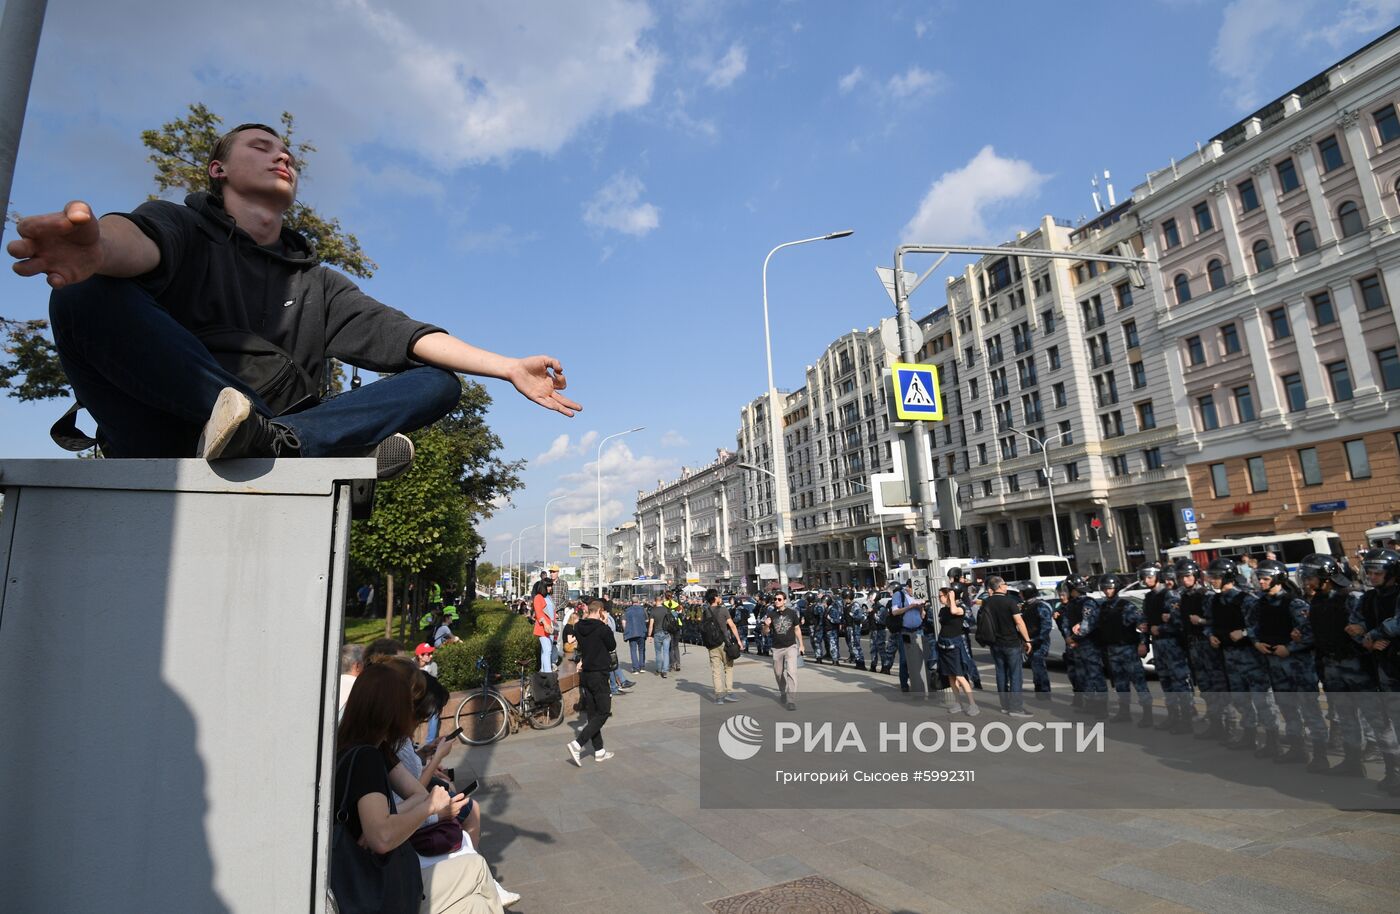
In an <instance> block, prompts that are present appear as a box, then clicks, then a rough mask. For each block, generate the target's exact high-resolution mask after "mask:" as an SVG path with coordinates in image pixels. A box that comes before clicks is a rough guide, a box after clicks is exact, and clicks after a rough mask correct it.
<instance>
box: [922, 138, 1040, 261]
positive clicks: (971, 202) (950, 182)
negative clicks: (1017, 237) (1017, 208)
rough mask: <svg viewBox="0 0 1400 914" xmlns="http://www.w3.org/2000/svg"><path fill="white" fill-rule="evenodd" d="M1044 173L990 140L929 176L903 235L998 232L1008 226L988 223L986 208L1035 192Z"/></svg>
mask: <svg viewBox="0 0 1400 914" xmlns="http://www.w3.org/2000/svg"><path fill="white" fill-rule="evenodd" d="M1046 178H1047V176H1046V175H1043V174H1040V173H1039V172H1037V171H1036V170H1035V168H1034V167H1033V166H1032V165H1031V163H1029V162H1026V161H1023V160H1021V159H1004V158H1002V157H1001V156H999V155H997V154H996V150H994V149H993V148H992V147H991V146H983V147H982V150H981V151H980V152H978V153H977V155H975V156H973V157H972V160H971V161H969V162H968V163H967V164H966V165H964V166H963V167H962V168H959V169H956V170H954V171H949V172H944V173H943V174H942V175H940V176H939V177H938V178H937V179H936V180H935V181H934V182H933V185H932V186H931V187H929V189H928V193H926V194H925V195H924V199H923V200H922V202H920V203H919V210H918V212H917V213H915V214H914V217H913V218H912V219H910V220H909V222H908V224H906V225H905V226H904V229H903V232H902V235H903V237H904V239H905V240H906V241H908V242H910V243H918V242H926V243H937V242H949V241H956V240H961V239H967V240H968V241H970V242H976V241H987V240H992V239H994V238H1001V237H1003V236H1004V235H1006V234H1008V232H1007V231H1004V230H1002V229H1000V228H989V227H988V225H987V216H988V215H989V213H990V211H992V210H994V209H996V208H997V207H998V206H1001V205H1004V204H1006V203H1009V202H1013V201H1017V200H1025V199H1030V198H1032V197H1034V196H1035V195H1036V194H1037V193H1038V192H1039V190H1040V187H1041V185H1042V184H1044V183H1045V181H1046Z"/></svg>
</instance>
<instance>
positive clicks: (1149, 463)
mask: <svg viewBox="0 0 1400 914" xmlns="http://www.w3.org/2000/svg"><path fill="white" fill-rule="evenodd" d="M1142 467H1143V469H1145V470H1160V469H1161V468H1162V449H1161V448H1159V447H1150V448H1148V449H1147V450H1145V451H1143V452H1142Z"/></svg>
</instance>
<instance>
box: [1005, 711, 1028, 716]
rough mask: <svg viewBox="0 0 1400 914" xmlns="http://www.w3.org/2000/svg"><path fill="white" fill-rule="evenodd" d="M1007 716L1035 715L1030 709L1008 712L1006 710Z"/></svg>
mask: <svg viewBox="0 0 1400 914" xmlns="http://www.w3.org/2000/svg"><path fill="white" fill-rule="evenodd" d="M1006 716H1007V717H1035V715H1034V714H1032V713H1031V712H1029V711H1007V712H1006Z"/></svg>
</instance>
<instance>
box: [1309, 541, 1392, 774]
mask: <svg viewBox="0 0 1400 914" xmlns="http://www.w3.org/2000/svg"><path fill="white" fill-rule="evenodd" d="M1298 579H1299V580H1300V581H1302V583H1303V590H1304V593H1306V594H1307V595H1308V596H1309V598H1310V599H1309V603H1308V607H1309V608H1308V617H1309V621H1310V622H1311V623H1312V635H1313V637H1314V638H1315V639H1316V641H1317V650H1318V654H1319V656H1320V658H1321V660H1322V687H1323V688H1324V689H1326V690H1327V701H1328V703H1329V704H1335V705H1336V708H1337V725H1338V727H1339V728H1340V729H1341V731H1342V753H1343V757H1342V761H1341V763H1340V764H1338V765H1336V766H1335V767H1333V768H1332V769H1331V770H1330V771H1328V774H1339V775H1349V776H1352V777H1365V776H1366V767H1365V765H1364V764H1363V763H1362V759H1361V755H1362V747H1363V739H1362V734H1361V725H1362V721H1363V720H1364V721H1365V723H1367V724H1369V725H1370V728H1371V730H1372V732H1373V734H1374V737H1375V740H1376V745H1377V747H1378V748H1379V749H1380V751H1381V755H1382V757H1387V758H1391V759H1393V758H1394V757H1395V755H1396V752H1397V746H1396V741H1395V733H1394V731H1393V729H1392V727H1391V721H1390V720H1389V718H1388V717H1387V715H1386V714H1385V711H1384V705H1383V704H1382V702H1381V698H1380V679H1379V677H1378V676H1377V674H1376V667H1375V663H1374V661H1373V655H1371V654H1370V653H1369V652H1368V651H1367V650H1366V649H1365V647H1364V643H1363V641H1362V638H1363V637H1364V633H1363V631H1362V629H1363V628H1364V626H1365V615H1364V613H1363V612H1362V608H1361V606H1362V602H1363V599H1364V598H1363V597H1362V595H1361V594H1359V593H1355V592H1351V586H1352V580H1351V575H1349V574H1348V573H1347V569H1346V567H1345V566H1344V565H1342V564H1341V563H1340V562H1338V561H1337V560H1336V559H1334V558H1333V557H1332V556H1330V555H1320V554H1314V555H1309V556H1307V557H1306V558H1304V559H1303V560H1302V561H1301V562H1299V563H1298ZM1322 748H1324V749H1325V746H1323V747H1322ZM1314 765H1316V758H1314ZM1393 765H1394V762H1393V761H1392V762H1391V764H1390V765H1388V766H1387V767H1388V768H1389V767H1392V766H1393ZM1313 770H1319V769H1318V768H1314V769H1313ZM1320 770H1323V771H1327V768H1326V767H1321V768H1320Z"/></svg>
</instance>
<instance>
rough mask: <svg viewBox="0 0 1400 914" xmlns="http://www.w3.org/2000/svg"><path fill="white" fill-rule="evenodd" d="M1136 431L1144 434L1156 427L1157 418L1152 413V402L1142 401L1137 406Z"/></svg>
mask: <svg viewBox="0 0 1400 914" xmlns="http://www.w3.org/2000/svg"><path fill="white" fill-rule="evenodd" d="M1137 420H1138V431H1142V432H1145V431H1147V430H1148V429H1153V428H1156V427H1157V416H1156V414H1155V413H1153V411H1152V401H1151V400H1144V401H1143V402H1141V403H1139V404H1138V405H1137Z"/></svg>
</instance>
